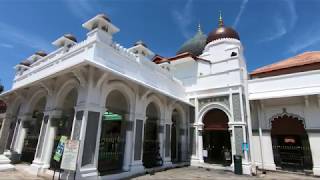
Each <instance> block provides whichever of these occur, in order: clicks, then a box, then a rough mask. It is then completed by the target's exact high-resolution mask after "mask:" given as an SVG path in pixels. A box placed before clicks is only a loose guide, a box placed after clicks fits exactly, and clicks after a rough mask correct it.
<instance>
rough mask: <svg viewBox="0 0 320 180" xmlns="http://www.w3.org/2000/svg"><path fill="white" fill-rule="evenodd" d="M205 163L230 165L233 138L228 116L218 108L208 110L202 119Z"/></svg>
mask: <svg viewBox="0 0 320 180" xmlns="http://www.w3.org/2000/svg"><path fill="white" fill-rule="evenodd" d="M202 122H203V124H204V128H203V135H202V138H203V149H204V153H203V156H204V161H205V162H206V163H214V164H223V165H226V166H228V165H230V164H231V163H232V160H231V138H230V132H229V130H228V128H229V127H228V122H229V118H228V115H227V114H226V113H225V112H224V111H222V110H220V109H217V108H213V109H211V110H208V111H207V112H206V113H205V114H204V116H203V119H202Z"/></svg>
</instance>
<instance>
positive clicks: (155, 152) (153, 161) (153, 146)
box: [142, 119, 160, 168]
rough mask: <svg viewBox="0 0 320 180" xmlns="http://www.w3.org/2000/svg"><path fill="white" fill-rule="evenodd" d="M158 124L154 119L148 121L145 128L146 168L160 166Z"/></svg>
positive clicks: (144, 162)
mask: <svg viewBox="0 0 320 180" xmlns="http://www.w3.org/2000/svg"><path fill="white" fill-rule="evenodd" d="M159 148H160V147H159V141H158V124H157V121H156V120H155V119H154V120H153V119H148V120H147V121H146V124H145V128H144V141H143V159H142V161H143V165H144V167H146V168H151V167H155V166H158V158H159V156H160V154H159Z"/></svg>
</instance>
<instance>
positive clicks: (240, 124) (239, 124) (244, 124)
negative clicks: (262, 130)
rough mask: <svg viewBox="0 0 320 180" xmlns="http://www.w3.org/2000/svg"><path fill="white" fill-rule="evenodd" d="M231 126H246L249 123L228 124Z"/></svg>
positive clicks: (234, 122)
mask: <svg viewBox="0 0 320 180" xmlns="http://www.w3.org/2000/svg"><path fill="white" fill-rule="evenodd" d="M228 125H229V126H246V125H247V123H245V122H242V121H233V122H228Z"/></svg>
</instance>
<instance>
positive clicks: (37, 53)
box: [35, 51, 47, 57]
mask: <svg viewBox="0 0 320 180" xmlns="http://www.w3.org/2000/svg"><path fill="white" fill-rule="evenodd" d="M35 54H36V55H39V56H42V57H44V56H46V55H47V53H46V52H44V51H37V52H36V53H35Z"/></svg>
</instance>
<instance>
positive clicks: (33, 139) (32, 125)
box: [20, 97, 46, 164]
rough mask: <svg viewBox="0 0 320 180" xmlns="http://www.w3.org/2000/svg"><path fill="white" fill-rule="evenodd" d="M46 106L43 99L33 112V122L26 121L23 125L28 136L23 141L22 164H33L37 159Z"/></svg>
mask: <svg viewBox="0 0 320 180" xmlns="http://www.w3.org/2000/svg"><path fill="white" fill-rule="evenodd" d="M45 105H46V98H45V97H43V98H41V99H40V100H39V101H38V102H37V104H36V106H35V107H34V110H33V112H32V120H28V121H24V122H23V124H22V126H23V128H25V129H26V136H25V139H24V141H23V147H22V152H21V158H20V160H21V161H22V162H27V163H30V164H31V163H32V161H33V159H34V157H35V153H36V150H37V144H38V139H39V134H40V128H41V124H42V119H43V111H44V108H45Z"/></svg>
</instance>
